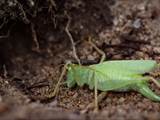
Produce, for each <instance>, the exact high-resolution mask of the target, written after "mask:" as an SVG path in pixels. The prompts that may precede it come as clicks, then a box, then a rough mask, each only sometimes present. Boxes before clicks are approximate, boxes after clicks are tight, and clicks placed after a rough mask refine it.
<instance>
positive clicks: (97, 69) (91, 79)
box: [52, 41, 160, 111]
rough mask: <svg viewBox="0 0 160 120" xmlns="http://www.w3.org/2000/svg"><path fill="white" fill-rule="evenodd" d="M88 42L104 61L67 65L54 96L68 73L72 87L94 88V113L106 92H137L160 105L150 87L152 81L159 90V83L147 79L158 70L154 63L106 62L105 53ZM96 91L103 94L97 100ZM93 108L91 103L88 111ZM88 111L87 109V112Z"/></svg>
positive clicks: (69, 85)
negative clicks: (85, 64) (83, 64)
mask: <svg viewBox="0 0 160 120" xmlns="http://www.w3.org/2000/svg"><path fill="white" fill-rule="evenodd" d="M89 43H90V44H91V45H92V46H93V47H94V48H95V49H96V50H97V51H98V52H99V53H100V54H102V59H101V61H100V63H99V64H94V65H89V66H82V65H77V64H72V63H67V64H66V65H65V68H66V69H64V70H63V72H62V75H61V77H60V80H59V81H58V84H57V86H56V88H55V90H54V92H53V95H52V96H54V95H55V94H56V92H57V89H58V86H59V84H60V81H61V80H62V78H63V76H64V74H65V72H66V70H67V81H66V83H67V86H68V87H69V88H71V87H73V86H75V85H76V84H77V85H78V86H83V85H85V84H86V85H88V86H89V88H90V89H94V94H95V102H94V106H95V110H96V111H97V110H98V102H99V101H100V100H99V98H103V97H104V96H105V95H106V92H107V91H118V92H122V91H123V92H125V91H129V90H134V91H137V92H139V93H141V94H142V95H143V96H145V97H147V98H149V99H150V100H153V101H158V102H160V96H158V95H156V94H155V93H154V92H152V90H151V89H150V88H149V87H148V82H149V80H152V81H153V82H154V83H155V84H156V85H157V86H158V87H160V84H159V83H158V82H157V81H156V80H155V79H154V78H152V77H150V76H144V74H145V73H149V72H151V71H152V70H154V69H156V68H157V67H158V64H157V63H156V61H154V60H115V61H105V62H103V61H104V59H105V55H104V53H103V52H102V51H101V50H100V49H99V48H97V47H96V46H95V45H94V44H93V43H92V42H91V41H89ZM97 90H100V91H103V92H102V94H100V95H99V97H97ZM91 105H93V103H92V104H90V105H89V106H88V108H89V107H90V106H91ZM88 108H87V109H88Z"/></svg>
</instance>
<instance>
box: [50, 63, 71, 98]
mask: <svg viewBox="0 0 160 120" xmlns="http://www.w3.org/2000/svg"><path fill="white" fill-rule="evenodd" d="M68 64H69V63H66V64H65V66H64V67H63V70H62V74H61V75H60V78H59V80H58V83H57V84H56V86H55V89H54V91H53V92H51V93H50V94H49V95H48V98H52V97H55V96H56V95H57V94H58V91H59V86H60V84H61V81H62V79H63V77H64V75H65V74H66V71H67V65H68Z"/></svg>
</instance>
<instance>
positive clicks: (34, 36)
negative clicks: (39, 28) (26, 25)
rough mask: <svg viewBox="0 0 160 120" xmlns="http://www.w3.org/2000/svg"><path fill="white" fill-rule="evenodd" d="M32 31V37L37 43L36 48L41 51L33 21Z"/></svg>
mask: <svg viewBox="0 0 160 120" xmlns="http://www.w3.org/2000/svg"><path fill="white" fill-rule="evenodd" d="M31 31H32V38H33V41H34V43H35V50H36V51H37V52H39V51H40V49H39V42H38V39H37V34H36V31H35V29H34V25H33V24H32V23H31Z"/></svg>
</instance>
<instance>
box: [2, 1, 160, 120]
mask: <svg viewBox="0 0 160 120" xmlns="http://www.w3.org/2000/svg"><path fill="white" fill-rule="evenodd" d="M28 1H29V0H28ZM31 1H32V0H30V2H31ZM39 4H43V2H42V3H37V4H35V6H36V5H37V6H38V5H39ZM20 5H21V4H20ZM159 5H160V1H159V0H154V1H149V0H134V1H133V0H118V1H114V0H90V1H89V0H87V1H86V0H76V1H75V0H68V1H67V2H66V1H64V0H59V1H56V0H55V6H54V10H53V6H52V9H50V10H48V9H47V8H46V6H47V5H46V4H44V6H43V7H42V6H41V8H39V9H36V12H37V13H34V12H35V11H33V13H32V14H31V15H30V14H28V13H26V14H22V15H21V14H20V15H21V17H20V20H15V19H14V20H11V21H9V22H7V24H6V25H4V26H0V29H1V27H2V28H3V29H1V31H0V34H1V36H0V56H1V59H0V64H1V65H0V70H1V77H0V119H2V120H10V119H12V120H13V119H15V120H16V119H21V120H29V119H38V120H39V119H46V120H49V119H50V120H51V119H55V120H58V119H64V120H66V119H68V120H74V119H76V120H101V119H111V120H115V119H119V120H123V119H129V120H130V119H133V120H137V119H141V120H142V119H160V113H159V111H160V103H158V102H153V101H151V100H149V99H147V98H145V97H143V96H142V95H140V94H139V93H137V92H132V91H131V92H126V93H124V92H121V93H115V92H108V94H107V96H106V98H105V99H104V100H103V101H102V102H101V103H100V104H99V106H100V110H99V112H98V113H94V112H93V110H90V111H89V112H88V113H84V114H83V113H81V111H82V110H84V109H85V108H86V106H87V105H88V104H89V103H91V102H92V101H93V100H94V93H93V91H92V90H90V89H89V88H88V86H84V87H78V86H76V87H74V88H72V89H70V88H67V86H66V85H65V84H61V86H60V88H59V90H60V91H59V93H58V95H57V96H56V97H55V98H50V99H48V98H47V96H48V95H49V93H50V92H51V90H53V89H54V88H55V84H56V83H57V81H58V79H59V76H60V74H61V72H62V68H63V65H64V63H65V62H66V61H67V60H72V61H75V58H74V55H73V52H72V44H71V42H70V37H69V35H68V34H67V32H66V29H67V27H66V26H67V24H68V23H69V22H70V25H69V27H68V30H69V32H70V34H71V35H72V37H73V39H74V41H75V43H76V50H77V55H78V57H79V58H80V60H81V61H83V62H88V60H90V61H94V62H96V63H98V62H97V61H99V60H100V58H101V55H100V54H98V53H97V51H96V50H95V49H93V47H92V46H91V45H90V44H89V43H88V42H87V39H88V38H89V37H92V38H94V39H93V42H94V43H95V44H96V45H97V47H99V48H100V49H101V50H103V51H104V52H105V54H106V60H122V59H123V60H131V59H153V60H156V61H157V62H160V24H159V23H160V14H159V12H160V9H159ZM24 7H25V6H24ZM18 8H20V7H18ZM26 9H27V8H25V9H24V10H26ZM24 15H26V16H27V17H28V19H27V20H29V21H28V22H24V21H25V20H26V18H27V17H24ZM33 15H35V16H36V17H35V16H33ZM22 18H23V19H22ZM6 19H7V17H6ZM4 24H5V23H4ZM88 64H89V63H88ZM65 80H66V77H64V79H63V82H64V81H65ZM151 88H152V89H153V90H154V91H155V92H156V93H157V94H159V95H160V89H158V88H157V87H156V86H155V85H154V84H153V83H151ZM99 93H100V91H99Z"/></svg>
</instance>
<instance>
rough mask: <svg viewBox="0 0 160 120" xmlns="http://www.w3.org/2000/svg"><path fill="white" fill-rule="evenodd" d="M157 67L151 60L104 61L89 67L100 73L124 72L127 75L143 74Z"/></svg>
mask: <svg viewBox="0 0 160 120" xmlns="http://www.w3.org/2000/svg"><path fill="white" fill-rule="evenodd" d="M156 66H157V63H156V61H153V60H115V61H106V62H103V63H101V64H97V65H91V67H93V68H96V69H99V70H101V71H106V72H107V71H112V70H113V69H114V70H117V71H124V73H125V72H126V73H127V74H128V73H129V72H130V73H132V74H144V73H146V72H150V71H152V70H153V69H154V68H155V67H156Z"/></svg>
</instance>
